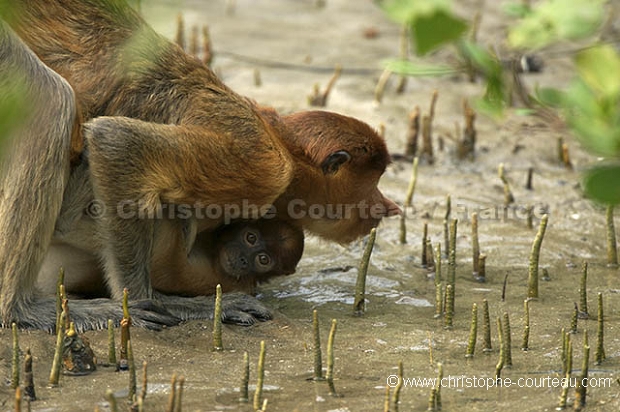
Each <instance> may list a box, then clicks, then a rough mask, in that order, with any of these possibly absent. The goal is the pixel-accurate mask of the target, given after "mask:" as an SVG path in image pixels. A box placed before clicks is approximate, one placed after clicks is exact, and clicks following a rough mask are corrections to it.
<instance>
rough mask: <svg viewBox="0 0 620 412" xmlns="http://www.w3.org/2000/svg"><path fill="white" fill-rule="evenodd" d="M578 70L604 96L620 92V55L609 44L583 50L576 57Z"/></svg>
mask: <svg viewBox="0 0 620 412" xmlns="http://www.w3.org/2000/svg"><path fill="white" fill-rule="evenodd" d="M575 63H576V64H577V71H578V72H579V75H580V76H581V77H582V78H583V80H584V81H585V82H586V83H587V84H588V86H590V87H591V88H592V89H594V90H596V91H597V92H599V93H601V94H602V95H604V96H610V97H614V96H618V94H619V93H620V75H619V74H620V57H618V54H617V53H616V51H615V50H614V48H613V47H611V46H609V45H602V46H597V47H592V48H589V49H586V50H583V51H581V52H579V53H578V54H577V56H576V57H575Z"/></svg>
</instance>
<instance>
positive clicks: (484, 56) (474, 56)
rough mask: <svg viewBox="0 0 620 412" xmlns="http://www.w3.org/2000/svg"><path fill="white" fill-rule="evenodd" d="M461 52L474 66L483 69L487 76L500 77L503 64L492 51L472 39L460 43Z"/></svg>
mask: <svg viewBox="0 0 620 412" xmlns="http://www.w3.org/2000/svg"><path fill="white" fill-rule="evenodd" d="M459 48H460V50H461V53H463V55H464V56H465V58H466V59H467V60H469V61H470V62H471V63H472V64H473V65H474V67H476V68H477V69H479V70H480V71H482V72H483V73H484V75H485V77H499V76H501V75H502V65H501V64H500V62H499V61H498V60H497V59H496V58H495V56H493V55H492V54H491V53H489V52H488V51H486V50H485V49H484V48H482V47H480V46H479V45H478V44H476V43H472V42H470V41H462V42H460V43H459Z"/></svg>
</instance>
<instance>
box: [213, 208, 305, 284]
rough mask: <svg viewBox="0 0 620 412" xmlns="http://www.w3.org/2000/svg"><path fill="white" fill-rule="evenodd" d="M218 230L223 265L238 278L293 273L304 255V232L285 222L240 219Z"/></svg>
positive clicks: (219, 254)
mask: <svg viewBox="0 0 620 412" xmlns="http://www.w3.org/2000/svg"><path fill="white" fill-rule="evenodd" d="M218 232H219V233H218V236H217V239H218V240H217V245H218V246H217V247H218V248H219V253H218V260H219V266H220V267H221V268H222V271H223V272H224V273H225V274H226V275H228V276H231V277H233V278H236V279H241V278H247V277H255V278H257V280H261V279H263V280H265V279H266V278H268V277H272V276H280V275H289V274H291V273H294V272H295V267H296V266H297V263H298V262H299V260H300V259H301V255H302V254H303V247H304V236H303V231H302V230H301V229H299V228H297V227H295V226H293V225H291V224H289V223H285V222H283V221H278V220H273V219H269V220H268V219H261V220H258V221H242V222H236V223H233V224H230V225H227V226H224V227H222V228H221V229H219V230H218Z"/></svg>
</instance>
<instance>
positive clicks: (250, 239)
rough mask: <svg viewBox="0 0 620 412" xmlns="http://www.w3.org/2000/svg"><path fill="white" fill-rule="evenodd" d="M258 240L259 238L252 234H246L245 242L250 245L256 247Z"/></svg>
mask: <svg viewBox="0 0 620 412" xmlns="http://www.w3.org/2000/svg"><path fill="white" fill-rule="evenodd" d="M257 240H258V238H257V236H256V235H255V234H254V233H252V232H247V233H246V234H245V241H246V242H248V245H250V246H254V245H255V244H256V241H257Z"/></svg>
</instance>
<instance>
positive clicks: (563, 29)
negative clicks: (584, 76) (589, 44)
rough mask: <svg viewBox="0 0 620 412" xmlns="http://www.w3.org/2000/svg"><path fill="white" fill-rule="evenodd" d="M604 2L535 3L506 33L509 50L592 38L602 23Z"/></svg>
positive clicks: (565, 0)
mask: <svg viewBox="0 0 620 412" xmlns="http://www.w3.org/2000/svg"><path fill="white" fill-rule="evenodd" d="M603 4H604V0H547V1H542V2H540V3H538V4H537V5H536V6H535V7H534V8H533V9H532V12H531V13H528V14H527V15H526V16H525V17H524V18H523V19H522V20H521V21H520V22H519V23H518V24H516V25H514V26H513V27H512V28H511V29H510V31H509V33H508V42H509V43H510V45H511V46H512V47H515V48H523V49H538V48H542V47H545V46H547V45H549V44H550V43H552V42H556V41H558V40H573V39H579V38H583V37H586V36H589V35H591V34H593V33H594V32H595V31H596V30H597V28H598V27H599V26H600V24H601V23H602V21H603V16H604V9H603Z"/></svg>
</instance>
